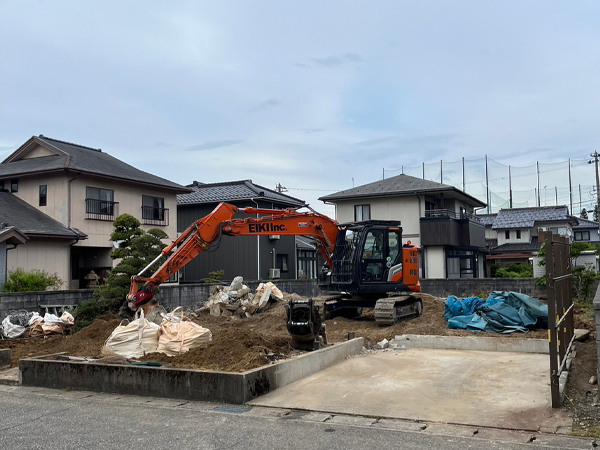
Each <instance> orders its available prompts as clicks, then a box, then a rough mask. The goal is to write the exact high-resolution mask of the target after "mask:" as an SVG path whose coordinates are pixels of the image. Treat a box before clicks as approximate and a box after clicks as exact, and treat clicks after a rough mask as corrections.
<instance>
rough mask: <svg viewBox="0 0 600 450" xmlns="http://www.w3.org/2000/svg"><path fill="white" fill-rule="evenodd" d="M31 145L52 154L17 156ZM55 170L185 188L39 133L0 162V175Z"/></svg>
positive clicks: (103, 154)
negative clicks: (31, 156)
mask: <svg viewBox="0 0 600 450" xmlns="http://www.w3.org/2000/svg"><path fill="white" fill-rule="evenodd" d="M34 145H41V146H42V147H44V148H46V149H49V150H50V151H52V152H54V153H55V154H54V155H49V156H42V157H38V158H26V159H19V158H18V154H19V153H20V152H21V151H24V150H25V149H26V148H27V147H31V146H34ZM59 170H72V171H76V172H83V173H86V174H90V175H97V176H105V177H109V178H116V179H120V180H124V181H130V182H134V183H143V184H150V185H154V186H160V187H163V188H167V189H174V190H176V191H178V192H187V191H188V189H186V188H185V187H183V186H181V185H179V184H177V183H173V182H172V181H169V180H165V179H164V178H161V177H158V176H156V175H152V174H151V173H148V172H144V171H142V170H139V169H137V168H135V167H133V166H130V165H129V164H127V163H125V162H123V161H121V160H119V159H117V158H115V157H113V156H111V155H109V154H108V153H105V152H103V151H101V150H99V149H94V148H90V147H85V146H83V145H78V144H72V143H70V142H64V141H59V140H57V139H51V138H49V137H46V136H43V135H40V136H32V137H31V138H30V139H29V140H27V142H25V143H24V144H23V145H22V146H21V147H19V149H17V150H16V151H15V152H13V153H12V154H11V155H10V156H9V157H8V158H6V159H5V160H4V161H3V162H2V163H1V164H0V178H2V177H8V176H18V175H28V174H33V173H40V172H53V171H59Z"/></svg>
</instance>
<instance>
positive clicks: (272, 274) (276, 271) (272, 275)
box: [269, 269, 281, 279]
mask: <svg viewBox="0 0 600 450" xmlns="http://www.w3.org/2000/svg"><path fill="white" fill-rule="evenodd" d="M280 276H281V270H280V269H269V278H271V279H275V278H279V277H280Z"/></svg>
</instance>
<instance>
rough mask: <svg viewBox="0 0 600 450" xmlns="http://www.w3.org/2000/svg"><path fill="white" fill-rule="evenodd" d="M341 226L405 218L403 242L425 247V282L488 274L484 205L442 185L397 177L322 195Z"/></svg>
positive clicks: (478, 276)
mask: <svg viewBox="0 0 600 450" xmlns="http://www.w3.org/2000/svg"><path fill="white" fill-rule="evenodd" d="M320 200H322V201H324V202H326V203H331V204H334V205H335V207H336V219H337V221H338V222H340V223H347V222H358V221H365V220H371V219H372V220H400V221H401V224H402V239H403V241H404V242H403V243H404V244H406V243H407V241H411V243H412V244H415V245H417V246H419V247H420V265H421V277H422V278H480V277H483V276H485V270H484V259H485V258H484V256H485V255H484V252H485V239H484V235H485V229H484V226H483V225H481V224H480V223H479V221H478V219H477V217H476V216H475V211H476V210H477V209H479V208H483V207H484V206H485V203H483V202H481V201H480V200H478V199H476V198H475V197H472V196H470V195H469V194H467V193H465V192H463V191H461V190H459V189H457V188H455V187H454V186H449V185H446V184H442V183H436V182H434V181H428V180H423V179H420V178H415V177H411V176H409V175H404V174H403V175H398V176H395V177H392V178H388V179H385V180H380V181H376V182H374V183H369V184H365V185H363V186H358V187H355V188H352V189H348V190H345V191H340V192H336V193H335V194H330V195H327V196H324V197H321V198H320Z"/></svg>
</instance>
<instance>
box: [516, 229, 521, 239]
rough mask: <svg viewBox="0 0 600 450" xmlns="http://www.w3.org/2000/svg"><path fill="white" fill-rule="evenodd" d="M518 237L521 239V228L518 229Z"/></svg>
mask: <svg viewBox="0 0 600 450" xmlns="http://www.w3.org/2000/svg"><path fill="white" fill-rule="evenodd" d="M517 239H521V230H517Z"/></svg>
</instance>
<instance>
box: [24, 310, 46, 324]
mask: <svg viewBox="0 0 600 450" xmlns="http://www.w3.org/2000/svg"><path fill="white" fill-rule="evenodd" d="M37 320H43V319H42V317H41V316H40V313H38V312H34V313H31V317H30V318H29V323H28V324H27V325H30V326H31V324H33V322H35V321H37Z"/></svg>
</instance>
